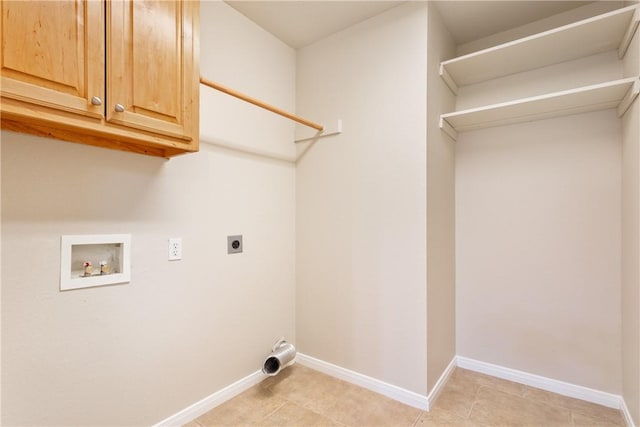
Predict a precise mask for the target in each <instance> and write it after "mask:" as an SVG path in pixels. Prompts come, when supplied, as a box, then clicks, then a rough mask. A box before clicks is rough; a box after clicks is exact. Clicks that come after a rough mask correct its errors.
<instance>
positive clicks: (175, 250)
mask: <svg viewBox="0 0 640 427" xmlns="http://www.w3.org/2000/svg"><path fill="white" fill-rule="evenodd" d="M181 259H182V239H181V238H174V239H169V261H178V260H181Z"/></svg>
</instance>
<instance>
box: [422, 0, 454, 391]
mask: <svg viewBox="0 0 640 427" xmlns="http://www.w3.org/2000/svg"><path fill="white" fill-rule="evenodd" d="M428 31H429V34H428V67H429V68H428V71H427V77H428V80H427V81H428V83H427V87H428V89H427V382H428V389H429V391H431V390H432V389H433V387H434V385H435V384H436V382H437V381H438V379H439V378H440V376H441V375H442V373H443V372H444V370H445V369H446V368H447V366H448V365H449V363H450V362H451V360H452V359H453V357H454V356H455V355H456V300H455V179H454V178H455V144H454V141H452V140H451V139H450V138H449V137H448V136H447V135H446V134H445V133H444V132H442V131H441V130H440V127H439V121H440V115H441V114H443V113H448V112H450V111H453V109H454V106H455V96H454V95H453V93H452V92H451V91H450V90H449V88H448V87H447V85H446V84H445V83H444V81H443V80H442V79H441V78H440V74H439V69H440V62H442V61H444V60H447V59H450V58H452V57H453V56H455V44H454V42H453V39H452V37H451V36H450V35H449V33H448V31H447V29H446V28H445V27H444V25H443V23H442V18H441V17H440V13H439V12H438V10H437V9H436V8H435V7H433V3H430V4H429V23H428Z"/></svg>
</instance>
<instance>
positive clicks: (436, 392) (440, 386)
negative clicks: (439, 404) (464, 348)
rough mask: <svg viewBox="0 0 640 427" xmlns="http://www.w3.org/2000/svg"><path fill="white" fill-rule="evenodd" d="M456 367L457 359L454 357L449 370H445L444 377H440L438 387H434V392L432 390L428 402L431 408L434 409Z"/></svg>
mask: <svg viewBox="0 0 640 427" xmlns="http://www.w3.org/2000/svg"><path fill="white" fill-rule="evenodd" d="M456 366H457V361H456V357H455V356H454V357H453V359H451V362H449V366H447V368H446V369H445V370H444V372H443V373H442V375H440V378H438V381H437V382H436V385H435V386H433V390H431V392H430V393H429V395H428V396H427V401H428V402H429V403H428V405H429V406H428V407H429V408H432V407H433V404H434V403H435V401H436V399H437V398H438V396H439V395H440V392H441V391H442V389H444V386H445V385H446V384H447V381H449V377H450V376H451V374H452V373H453V371H454V370H455V369H456Z"/></svg>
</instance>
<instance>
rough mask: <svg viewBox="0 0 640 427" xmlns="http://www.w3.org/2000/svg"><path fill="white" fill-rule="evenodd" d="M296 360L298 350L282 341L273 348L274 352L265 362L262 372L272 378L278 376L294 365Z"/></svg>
mask: <svg viewBox="0 0 640 427" xmlns="http://www.w3.org/2000/svg"><path fill="white" fill-rule="evenodd" d="M295 358H296V348H295V347H294V346H293V344H289V343H288V342H286V341H285V340H284V339H281V340H279V341H278V342H277V343H276V345H274V346H273V351H272V352H271V354H270V355H269V356H268V357H267V359H266V360H265V361H264V365H262V372H263V373H265V374H267V375H270V376H273V375H277V374H278V373H279V372H280V371H281V370H283V369H284V368H286V367H287V366H289V365H292V364H293V362H295Z"/></svg>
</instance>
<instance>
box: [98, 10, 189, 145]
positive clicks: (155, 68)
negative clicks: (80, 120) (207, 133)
mask: <svg viewBox="0 0 640 427" xmlns="http://www.w3.org/2000/svg"><path fill="white" fill-rule="evenodd" d="M198 7H199V4H198V2H197V1H189V0H185V1H163V0H160V1H150V0H135V1H132V0H113V1H110V2H108V3H107V99H108V103H107V121H109V122H110V123H117V124H120V125H125V126H128V127H133V128H137V129H143V130H146V131H150V132H153V133H156V134H162V135H167V136H171V137H176V138H180V139H182V140H185V142H188V141H190V140H191V139H192V138H193V137H194V133H196V132H197V117H195V116H196V115H197V114H198V108H197V103H198V102H199V99H198V95H197V93H198V92H197V91H198V89H199V88H198V87H197V85H198V78H199V76H196V75H195V73H196V72H197V70H198V67H197V64H194V62H195V61H196V56H194V54H195V52H196V51H197V46H196V44H197V37H195V38H194V31H193V29H194V26H195V25H197V23H194V19H197V16H198V13H197V12H198V10H197V8H198ZM194 86H196V87H194ZM195 137H196V138H197V134H196V135H195Z"/></svg>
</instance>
